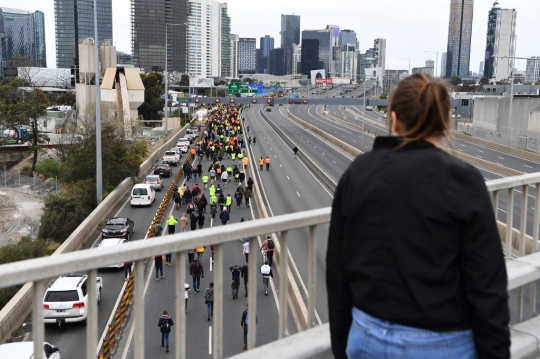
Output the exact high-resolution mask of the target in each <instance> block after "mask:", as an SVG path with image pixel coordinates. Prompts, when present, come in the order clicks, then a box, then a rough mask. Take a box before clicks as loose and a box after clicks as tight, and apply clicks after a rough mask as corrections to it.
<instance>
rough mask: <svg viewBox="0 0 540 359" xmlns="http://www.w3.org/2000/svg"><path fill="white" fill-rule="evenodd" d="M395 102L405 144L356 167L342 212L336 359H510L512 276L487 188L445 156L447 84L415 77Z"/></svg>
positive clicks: (333, 289)
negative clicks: (509, 287) (509, 286)
mask: <svg viewBox="0 0 540 359" xmlns="http://www.w3.org/2000/svg"><path fill="white" fill-rule="evenodd" d="M389 105H390V106H389V111H388V113H389V114H390V116H389V120H390V124H389V127H390V130H392V131H394V132H395V133H396V134H397V136H396V137H382V136H381V137H377V138H376V139H375V143H374V146H373V151H371V152H369V153H367V154H365V155H362V156H359V157H357V158H356V160H355V161H354V162H353V163H352V165H351V166H350V167H349V168H348V169H347V171H346V172H345V173H344V175H343V177H342V178H341V180H340V181H339V184H338V187H337V190H336V193H335V198H334V203H333V205H332V219H331V224H330V231H329V239H328V252H327V257H326V268H327V269H326V281H327V287H328V288H327V290H328V306H329V308H330V310H329V314H330V333H331V339H332V350H333V352H334V356H335V357H336V358H337V359H345V358H349V359H351V358H379V357H381V356H382V354H381V353H384V354H385V356H386V357H387V358H401V357H409V358H509V357H510V350H509V348H510V334H509V329H508V322H509V311H508V302H507V300H508V295H507V292H506V285H507V275H506V267H505V263H504V257H503V254H502V249H501V242H500V238H499V234H498V231H497V226H496V222H495V216H494V213H493V209H492V206H491V201H490V197H489V195H488V192H487V190H486V186H485V183H484V179H483V177H482V175H481V173H480V172H479V171H478V170H477V169H476V168H474V167H473V166H471V165H469V164H467V163H465V162H463V161H461V160H459V159H457V158H455V157H453V156H451V155H450V154H448V153H446V152H445V151H442V150H441V149H440V148H439V147H440V143H441V140H443V139H446V142H448V143H451V139H450V135H449V134H450V124H451V119H450V97H449V95H448V90H447V88H446V84H444V83H443V82H442V81H440V80H437V79H434V78H432V77H429V76H426V75H424V74H417V75H412V76H409V77H408V78H406V79H405V80H403V81H401V82H400V83H399V84H398V86H397V88H395V89H394V91H393V93H392V94H391V96H390V103H389ZM345 253H346V254H347V255H344V254H345Z"/></svg>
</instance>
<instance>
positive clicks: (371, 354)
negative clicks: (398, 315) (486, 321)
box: [347, 307, 476, 359]
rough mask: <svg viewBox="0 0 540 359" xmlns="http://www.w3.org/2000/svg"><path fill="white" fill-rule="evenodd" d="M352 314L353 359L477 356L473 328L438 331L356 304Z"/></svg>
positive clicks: (349, 353) (463, 358)
mask: <svg viewBox="0 0 540 359" xmlns="http://www.w3.org/2000/svg"><path fill="white" fill-rule="evenodd" d="M352 314H353V322H352V324H351V329H350V331H349V338H348V341H347V356H348V358H349V359H357V358H358V359H360V358H362V359H378V358H417V359H422V358H426V359H445V358H460V359H475V358H476V349H475V347H474V341H473V334H472V331H471V330H463V331H456V332H434V331H431V330H426V329H419V328H413V327H408V326H405V325H400V324H392V323H390V322H387V321H384V320H380V319H378V318H375V317H372V316H370V315H368V314H366V313H364V312H362V311H361V310H359V309H357V308H354V307H353V310H352Z"/></svg>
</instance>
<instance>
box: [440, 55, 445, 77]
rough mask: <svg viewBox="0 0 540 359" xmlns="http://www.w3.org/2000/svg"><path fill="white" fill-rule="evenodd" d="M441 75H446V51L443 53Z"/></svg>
mask: <svg viewBox="0 0 540 359" xmlns="http://www.w3.org/2000/svg"><path fill="white" fill-rule="evenodd" d="M440 76H441V77H445V76H446V52H443V53H442V55H441V74H440Z"/></svg>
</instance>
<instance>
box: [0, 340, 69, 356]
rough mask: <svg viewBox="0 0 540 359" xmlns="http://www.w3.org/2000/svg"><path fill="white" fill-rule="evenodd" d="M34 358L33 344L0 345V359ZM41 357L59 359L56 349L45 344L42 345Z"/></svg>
mask: <svg viewBox="0 0 540 359" xmlns="http://www.w3.org/2000/svg"><path fill="white" fill-rule="evenodd" d="M33 357H34V342H20V343H9V344H2V345H0V358H10V359H32V358H33ZM43 357H44V358H47V359H60V352H59V351H58V348H57V347H55V346H54V345H52V344H49V343H47V342H44V343H43Z"/></svg>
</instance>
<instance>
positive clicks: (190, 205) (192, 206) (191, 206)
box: [187, 202, 195, 210]
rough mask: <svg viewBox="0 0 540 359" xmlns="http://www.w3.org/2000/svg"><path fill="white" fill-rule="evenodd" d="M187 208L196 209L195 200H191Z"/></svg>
mask: <svg viewBox="0 0 540 359" xmlns="http://www.w3.org/2000/svg"><path fill="white" fill-rule="evenodd" d="M187 209H188V210H195V205H194V204H193V202H189V203H188V205H187Z"/></svg>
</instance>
